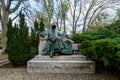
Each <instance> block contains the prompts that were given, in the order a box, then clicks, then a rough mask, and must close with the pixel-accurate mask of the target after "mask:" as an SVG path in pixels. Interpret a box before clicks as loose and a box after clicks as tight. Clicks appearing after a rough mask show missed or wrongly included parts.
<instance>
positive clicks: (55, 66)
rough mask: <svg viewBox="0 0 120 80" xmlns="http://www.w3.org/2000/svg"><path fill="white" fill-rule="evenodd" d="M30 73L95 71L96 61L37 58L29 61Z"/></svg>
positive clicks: (28, 69)
mask: <svg viewBox="0 0 120 80" xmlns="http://www.w3.org/2000/svg"><path fill="white" fill-rule="evenodd" d="M27 72H28V73H87V74H94V73H95V63H94V62H93V61H90V60H86V61H79V60H73V61H72V60H67V61H66V60H44V59H43V60H37V59H32V60H30V61H28V63H27Z"/></svg>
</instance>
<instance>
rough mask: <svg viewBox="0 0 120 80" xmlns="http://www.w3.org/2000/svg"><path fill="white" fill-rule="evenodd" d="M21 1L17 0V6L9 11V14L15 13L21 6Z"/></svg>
mask: <svg viewBox="0 0 120 80" xmlns="http://www.w3.org/2000/svg"><path fill="white" fill-rule="evenodd" d="M22 1H23V0H19V1H18V3H17V5H16V6H15V7H14V8H13V9H9V11H8V12H9V13H13V12H15V11H16V10H17V9H18V8H19V6H20V4H21V2H22Z"/></svg>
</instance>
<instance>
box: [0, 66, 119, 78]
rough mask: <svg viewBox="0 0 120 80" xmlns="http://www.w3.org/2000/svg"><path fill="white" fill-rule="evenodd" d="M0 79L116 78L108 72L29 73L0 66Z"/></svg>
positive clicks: (24, 70) (25, 70)
mask: <svg viewBox="0 0 120 80" xmlns="http://www.w3.org/2000/svg"><path fill="white" fill-rule="evenodd" d="M0 80H118V79H117V78H116V77H115V76H113V75H112V74H111V73H108V72H101V73H97V74H61V73H60V74H59V73H57V74H37V73H36V74H29V73H27V69H13V68H5V69H4V68H0Z"/></svg>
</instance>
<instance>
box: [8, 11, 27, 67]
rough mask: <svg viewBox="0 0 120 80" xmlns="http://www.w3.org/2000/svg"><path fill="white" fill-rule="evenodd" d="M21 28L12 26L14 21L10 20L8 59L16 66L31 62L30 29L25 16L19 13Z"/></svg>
mask: <svg viewBox="0 0 120 80" xmlns="http://www.w3.org/2000/svg"><path fill="white" fill-rule="evenodd" d="M19 15H20V16H19V17H20V22H19V26H18V25H17V24H15V26H12V21H11V20H9V23H8V31H7V38H8V41H7V48H6V52H7V53H8V59H9V60H10V62H11V63H12V64H13V65H15V66H19V65H25V64H26V63H27V61H28V60H29V36H28V28H27V25H26V23H25V16H24V14H22V13H21V12H20V13H19Z"/></svg>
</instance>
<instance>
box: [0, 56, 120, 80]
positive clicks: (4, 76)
mask: <svg viewBox="0 0 120 80" xmlns="http://www.w3.org/2000/svg"><path fill="white" fill-rule="evenodd" d="M5 59H7V55H1V56H0V61H2V60H5ZM118 73H119V72H117V71H116V70H115V69H113V68H112V69H108V68H103V66H101V64H97V66H96V74H70V73H67V74H62V73H57V74H51V73H47V74H45V73H44V74H29V73H27V66H20V67H14V66H12V65H11V64H10V63H9V64H6V65H4V66H1V67H0V80H119V79H118V76H119V74H118Z"/></svg>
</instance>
